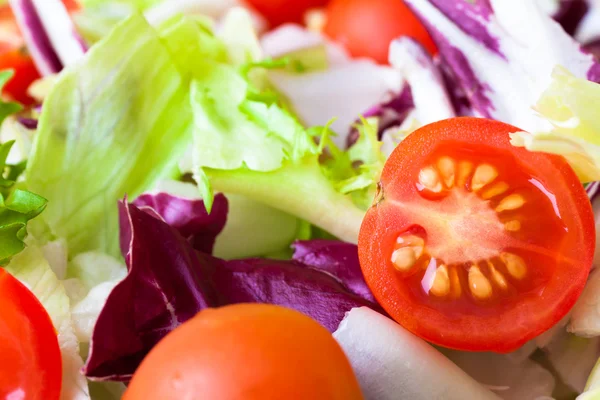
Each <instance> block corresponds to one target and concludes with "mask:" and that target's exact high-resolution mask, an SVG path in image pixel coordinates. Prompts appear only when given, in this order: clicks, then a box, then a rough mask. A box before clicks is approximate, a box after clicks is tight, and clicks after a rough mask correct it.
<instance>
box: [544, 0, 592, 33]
mask: <svg viewBox="0 0 600 400" xmlns="http://www.w3.org/2000/svg"><path fill="white" fill-rule="evenodd" d="M588 11H589V5H588V4H587V1H586V0H560V1H559V2H558V9H557V10H556V12H555V13H554V15H552V18H554V19H555V20H556V21H557V22H558V23H559V24H560V25H561V26H562V27H563V29H564V30H565V32H567V33H568V34H569V35H571V36H573V35H574V34H575V31H576V30H577V27H578V26H579V24H580V23H581V20H582V19H583V17H584V16H585V15H586V14H587V12H588Z"/></svg>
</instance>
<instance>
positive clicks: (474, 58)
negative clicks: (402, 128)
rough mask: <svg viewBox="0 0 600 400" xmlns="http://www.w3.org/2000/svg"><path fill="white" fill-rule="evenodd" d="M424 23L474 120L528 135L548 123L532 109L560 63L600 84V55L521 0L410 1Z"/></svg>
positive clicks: (535, 7)
mask: <svg viewBox="0 0 600 400" xmlns="http://www.w3.org/2000/svg"><path fill="white" fill-rule="evenodd" d="M406 3H407V4H408V5H409V6H410V7H411V8H412V9H413V11H414V12H415V13H416V14H417V16H418V17H419V18H420V19H421V20H422V21H423V23H424V24H425V25H426V27H427V29H428V30H429V32H430V34H431V36H432V38H433V39H434V41H435V42H436V45H437V47H438V49H439V52H440V56H441V60H442V62H443V63H445V64H447V67H448V69H449V70H450V71H451V72H452V76H453V78H454V79H455V80H456V82H457V84H458V85H460V86H461V87H462V90H463V92H464V93H465V94H466V96H467V98H468V100H469V102H470V103H471V105H472V107H473V110H474V112H475V114H476V115H480V116H483V117H488V118H494V119H497V120H500V121H504V122H507V123H510V124H513V125H515V126H518V127H520V128H521V129H524V130H528V131H536V130H545V129H547V128H549V126H548V124H549V123H548V122H547V121H544V120H543V119H542V118H539V117H538V116H537V115H536V114H535V112H534V111H533V110H532V109H531V108H532V106H533V105H534V104H535V103H536V102H537V100H538V99H539V97H540V95H541V93H542V92H543V91H544V90H545V89H546V88H547V87H548V86H549V85H550V83H551V73H552V70H553V69H554V67H555V66H556V65H562V66H564V67H566V68H567V69H568V70H570V71H571V72H572V73H573V74H574V75H575V76H578V77H580V78H588V79H590V80H593V81H598V80H600V65H599V64H598V63H597V62H596V61H595V59H594V57H593V56H592V55H591V54H589V53H587V52H585V51H584V50H583V49H582V48H581V46H580V45H579V44H578V43H577V42H576V41H575V40H574V39H573V38H572V37H571V36H569V34H567V33H566V32H565V31H564V30H563V29H562V27H561V26H560V25H559V24H558V23H557V22H556V21H554V20H553V19H552V18H551V17H550V16H549V15H547V14H546V13H545V12H544V11H542V10H541V8H539V6H538V5H537V3H536V2H534V1H522V0H474V1H467V0H456V1H452V2H450V1H445V0H406Z"/></svg>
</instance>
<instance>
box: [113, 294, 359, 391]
mask: <svg viewBox="0 0 600 400" xmlns="http://www.w3.org/2000/svg"><path fill="white" fill-rule="evenodd" d="M197 393H202V395H203V396H200V398H202V399H215V400H217V399H218V400H280V399H281V400H283V399H286V400H309V399H311V400H312V399H315V400H317V399H319V400H321V399H322V400H362V399H363V396H362V393H361V390H360V387H359V384H358V381H357V379H356V377H355V376H354V372H353V370H352V367H351V365H350V362H349V361H348V359H347V358H346V355H345V354H344V352H343V350H342V348H341V347H340V346H339V344H338V343H337V342H336V341H335V339H334V338H333V337H332V335H331V333H329V331H327V329H325V328H324V327H322V326H321V325H319V324H318V323H317V322H316V321H314V320H312V319H311V318H309V317H307V316H306V315H304V314H301V313H300V312H298V311H294V310H290V309H287V308H284V307H280V306H274V305H268V304H236V305H229V306H225V307H220V308H215V309H206V310H203V311H201V312H199V313H198V314H197V315H196V316H195V317H193V318H192V319H190V320H189V321H187V322H185V323H184V324H183V325H181V326H180V327H178V328H177V329H175V330H174V331H173V332H171V333H169V334H168V335H167V336H166V337H165V338H164V339H163V340H162V341H160V342H159V343H158V344H157V345H156V346H155V347H154V348H153V349H152V351H151V352H150V353H149V354H148V355H147V356H146V358H145V359H144V360H143V362H142V364H141V365H140V366H139V367H138V369H137V370H136V372H135V374H134V376H133V379H132V380H131V382H130V384H129V386H128V388H127V391H126V392H125V395H124V397H123V400H146V399H150V398H156V399H161V400H176V399H177V400H179V399H190V398H197V397H195V396H193V394H197ZM153 396H154V397H153Z"/></svg>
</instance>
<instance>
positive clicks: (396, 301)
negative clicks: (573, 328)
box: [359, 118, 595, 352]
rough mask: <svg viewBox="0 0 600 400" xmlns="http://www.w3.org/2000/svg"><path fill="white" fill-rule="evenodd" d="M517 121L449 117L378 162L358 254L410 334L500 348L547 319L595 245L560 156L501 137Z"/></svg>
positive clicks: (582, 272)
mask: <svg viewBox="0 0 600 400" xmlns="http://www.w3.org/2000/svg"><path fill="white" fill-rule="evenodd" d="M517 131H519V129H517V128H514V127H511V126H509V125H506V124H503V123H500V122H496V121H490V120H485V119H478V118H454V119H450V120H446V121H440V122H437V123H434V124H431V125H428V126H426V127H423V128H421V129H419V130H418V131H416V132H414V133H413V134H411V135H410V136H409V137H408V138H407V139H406V140H405V141H404V142H402V143H401V144H400V145H399V146H398V147H397V148H396V150H395V151H394V153H393V154H392V155H391V157H390V159H389V160H388V162H387V164H386V166H385V168H384V171H383V174H382V177H381V182H380V191H379V193H378V196H377V198H376V201H375V202H374V205H373V206H372V207H371V209H370V210H369V211H368V213H367V216H366V218H365V220H364V222H363V226H362V227H361V233H360V238H359V253H360V259H361V266H362V269H363V272H364V274H365V277H366V279H367V282H368V284H369V286H370V287H371V289H372V290H373V292H374V294H375V296H376V297H377V299H378V300H379V301H380V303H381V304H382V306H383V307H384V308H385V309H386V310H387V311H388V312H389V313H390V315H391V316H392V317H394V318H395V319H396V320H397V321H398V322H399V323H401V324H402V325H404V326H405V327H406V328H408V329H409V330H411V331H412V332H413V333H415V334H417V335H419V336H421V337H423V338H424V339H427V340H429V341H431V342H434V343H436V344H439V345H442V346H446V347H451V348H456V349H463V350H490V351H498V352H505V351H511V350H514V349H515V348H517V347H519V346H520V345H522V344H523V343H525V342H526V341H528V340H530V339H531V338H533V337H535V336H536V335H538V334H540V333H542V332H544V331H545V330H547V329H549V328H550V327H551V326H552V325H553V324H555V323H556V322H558V321H559V320H560V319H561V318H562V317H563V316H564V315H565V314H566V313H567V312H568V310H569V309H570V308H571V307H572V305H573V304H574V302H575V300H576V299H577V297H578V296H579V294H580V293H581V291H582V289H583V286H584V284H585V281H586V279H587V275H588V273H589V270H590V268H591V263H592V257H593V250H594V248H595V231H594V217H593V212H592V210H591V205H590V202H589V200H588V198H587V195H586V193H585V190H584V189H583V186H582V185H581V184H580V183H579V181H578V180H577V177H576V176H575V173H574V172H573V171H572V170H571V168H570V167H569V166H568V164H567V163H566V161H564V159H562V158H561V157H557V156H553V155H548V154H543V153H530V152H528V151H526V150H524V149H520V148H515V147H513V146H511V145H510V143H509V133H511V132H517Z"/></svg>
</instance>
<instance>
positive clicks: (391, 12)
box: [324, 0, 437, 64]
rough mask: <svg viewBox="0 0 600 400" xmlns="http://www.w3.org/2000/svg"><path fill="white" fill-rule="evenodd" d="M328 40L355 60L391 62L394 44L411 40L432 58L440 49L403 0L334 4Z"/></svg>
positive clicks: (340, 0)
mask: <svg viewBox="0 0 600 400" xmlns="http://www.w3.org/2000/svg"><path fill="white" fill-rule="evenodd" d="M324 32H325V34H326V35H327V36H329V37H330V38H332V39H333V40H336V41H338V42H340V43H341V44H342V45H344V47H345V48H346V49H347V50H348V52H349V53H350V54H351V55H353V56H354V57H370V58H372V59H374V60H376V61H377V62H379V63H382V64H386V63H387V62H388V51H389V47H390V43H391V42H392V40H394V39H396V38H398V37H400V36H409V37H412V38H413V39H415V40H416V41H418V42H419V43H421V44H422V45H423V46H424V47H425V48H426V49H427V50H428V51H429V52H430V53H431V54H435V53H436V52H437V48H436V46H435V44H434V42H433V40H432V39H431V37H430V36H429V33H427V30H426V29H425V27H424V26H423V25H422V24H421V22H420V21H419V19H418V18H417V17H416V16H415V15H414V14H413V13H412V11H411V10H410V9H409V8H408V7H407V6H406V4H404V2H403V1H402V0H333V1H332V2H331V3H330V4H329V6H328V8H327V22H326V24H325V27H324Z"/></svg>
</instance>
